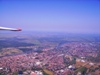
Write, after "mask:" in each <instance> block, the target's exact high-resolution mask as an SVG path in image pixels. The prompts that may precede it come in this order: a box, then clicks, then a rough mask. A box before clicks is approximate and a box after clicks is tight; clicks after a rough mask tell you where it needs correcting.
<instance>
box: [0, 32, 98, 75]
mask: <svg viewBox="0 0 100 75" xmlns="http://www.w3.org/2000/svg"><path fill="white" fill-rule="evenodd" d="M0 75H100V35H97V34H71V33H57V32H55V33H53V32H31V31H30V32H6V31H5V32H2V33H0Z"/></svg>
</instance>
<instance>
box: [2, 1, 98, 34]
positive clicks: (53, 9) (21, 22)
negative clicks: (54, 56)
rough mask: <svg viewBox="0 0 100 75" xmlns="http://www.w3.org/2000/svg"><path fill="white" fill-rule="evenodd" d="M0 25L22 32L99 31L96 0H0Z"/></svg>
mask: <svg viewBox="0 0 100 75" xmlns="http://www.w3.org/2000/svg"><path fill="white" fill-rule="evenodd" d="M0 26H4V27H14V28H22V30H23V31H53V32H71V33H100V1H99V0H0Z"/></svg>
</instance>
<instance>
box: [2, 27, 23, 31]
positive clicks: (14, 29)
mask: <svg viewBox="0 0 100 75" xmlns="http://www.w3.org/2000/svg"><path fill="white" fill-rule="evenodd" d="M0 30H10V31H21V30H22V29H20V28H7V27H0Z"/></svg>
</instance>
